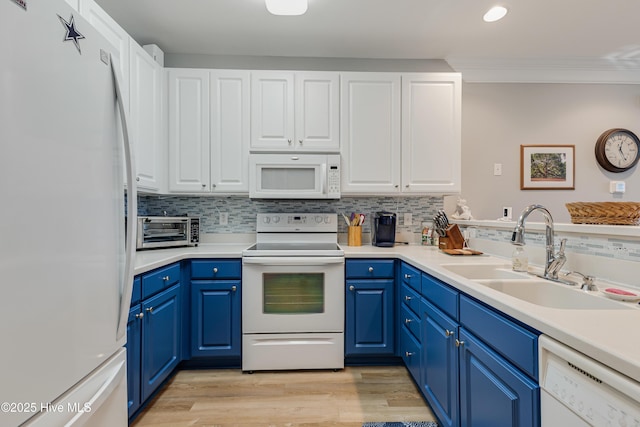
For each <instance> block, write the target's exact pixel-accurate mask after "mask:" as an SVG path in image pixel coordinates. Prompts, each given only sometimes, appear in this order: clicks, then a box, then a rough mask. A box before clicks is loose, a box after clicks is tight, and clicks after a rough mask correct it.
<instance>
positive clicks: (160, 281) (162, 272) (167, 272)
mask: <svg viewBox="0 0 640 427" xmlns="http://www.w3.org/2000/svg"><path fill="white" fill-rule="evenodd" d="M178 282H180V263H175V264H171V265H169V266H167V267H163V268H160V269H158V270H155V271H153V272H151V273H147V274H145V275H143V276H142V298H143V299H145V298H148V297H150V296H151V295H153V294H156V293H158V292H160V291H161V290H163V289H167V288H169V287H171V286H173V285H175V284H176V283H178Z"/></svg>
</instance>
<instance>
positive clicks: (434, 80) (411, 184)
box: [402, 73, 462, 193]
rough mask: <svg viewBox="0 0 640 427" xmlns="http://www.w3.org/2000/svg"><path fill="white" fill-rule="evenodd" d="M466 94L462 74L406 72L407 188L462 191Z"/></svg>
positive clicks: (404, 166) (404, 148)
mask: <svg viewBox="0 0 640 427" xmlns="http://www.w3.org/2000/svg"><path fill="white" fill-rule="evenodd" d="M461 93H462V90H461V77H460V74H458V73H420V74H403V75H402V191H403V192H411V193H457V192H460V181H461V153H460V151H461V135H460V134H461V123H460V120H461V101H462V98H461Z"/></svg>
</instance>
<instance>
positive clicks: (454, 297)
mask: <svg viewBox="0 0 640 427" xmlns="http://www.w3.org/2000/svg"><path fill="white" fill-rule="evenodd" d="M458 295H459V292H458V291H456V290H455V289H453V288H452V287H450V286H448V285H445V284H444V283H442V282H441V281H439V280H438V279H436V278H434V277H431V276H429V275H428V274H424V273H423V274H422V296H423V297H425V298H426V299H428V300H429V301H431V302H432V303H433V304H434V305H435V306H436V307H438V308H439V309H440V310H442V311H443V312H445V313H446V314H447V315H448V316H449V317H451V318H452V319H454V320H458Z"/></svg>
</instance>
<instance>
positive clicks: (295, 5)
mask: <svg viewBox="0 0 640 427" xmlns="http://www.w3.org/2000/svg"><path fill="white" fill-rule="evenodd" d="M265 4H266V6H267V10H268V11H269V12H270V13H272V14H273V15H289V16H293V15H302V14H304V13H305V12H306V11H307V0H265Z"/></svg>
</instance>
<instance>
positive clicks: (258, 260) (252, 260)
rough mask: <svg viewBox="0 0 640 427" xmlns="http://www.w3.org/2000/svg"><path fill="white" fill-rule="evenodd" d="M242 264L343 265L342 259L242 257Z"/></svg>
mask: <svg viewBox="0 0 640 427" xmlns="http://www.w3.org/2000/svg"><path fill="white" fill-rule="evenodd" d="M242 263H243V264H251V265H304V266H316V265H330V264H344V257H338V256H336V257H306V256H301V257H284V256H283V257H244V258H242Z"/></svg>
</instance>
